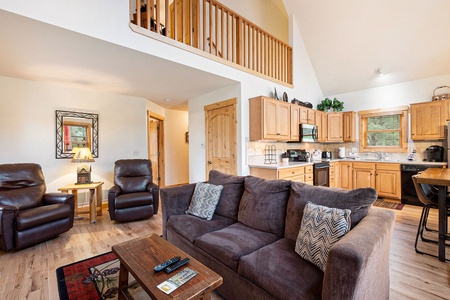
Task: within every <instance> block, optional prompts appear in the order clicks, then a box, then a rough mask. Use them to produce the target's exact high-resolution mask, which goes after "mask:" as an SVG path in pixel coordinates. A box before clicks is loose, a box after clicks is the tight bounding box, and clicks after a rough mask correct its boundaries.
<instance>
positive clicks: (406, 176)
mask: <svg viewBox="0 0 450 300" xmlns="http://www.w3.org/2000/svg"><path fill="white" fill-rule="evenodd" d="M428 168H442V166H436V165H430V164H417V165H414V164H411V165H410V164H404V165H401V169H402V171H401V173H402V174H401V181H402V203H405V204H412V205H419V206H423V204H422V202H420V200H419V198H418V197H417V193H416V188H415V187H414V183H413V181H412V178H411V176H413V175H415V174H417V173H418V172H420V171H425V170H426V169H428Z"/></svg>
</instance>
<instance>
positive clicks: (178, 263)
mask: <svg viewBox="0 0 450 300" xmlns="http://www.w3.org/2000/svg"><path fill="white" fill-rule="evenodd" d="M188 262H189V258H187V257H186V258H185V259H183V260H180V261H179V262H177V263H175V264H173V265H171V266H168V267H167V268H166V269H165V271H166V273H167V274H169V273H170V272H173V271H175V270H176V269H178V268H179V267H181V266H184V265H185V264H187V263H188Z"/></svg>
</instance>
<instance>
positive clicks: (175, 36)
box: [172, 0, 178, 41]
mask: <svg viewBox="0 0 450 300" xmlns="http://www.w3.org/2000/svg"><path fill="white" fill-rule="evenodd" d="M172 5H173V28H172V30H173V39H174V40H175V41H178V5H177V1H176V0H175V1H174V2H172Z"/></svg>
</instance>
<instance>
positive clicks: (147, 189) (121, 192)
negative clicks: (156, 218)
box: [108, 159, 159, 222]
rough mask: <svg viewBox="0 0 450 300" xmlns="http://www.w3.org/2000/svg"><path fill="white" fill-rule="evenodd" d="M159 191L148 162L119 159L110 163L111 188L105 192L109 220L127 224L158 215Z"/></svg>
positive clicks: (144, 160) (150, 164) (145, 160)
mask: <svg viewBox="0 0 450 300" xmlns="http://www.w3.org/2000/svg"><path fill="white" fill-rule="evenodd" d="M158 205H159V188H158V186H157V185H156V184H154V183H153V180H152V163H151V161H150V160H148V159H121V160H118V161H116V162H115V164H114V186H113V187H111V188H110V189H109V192H108V208H109V216H110V217H111V220H116V221H118V222H129V221H135V220H140V219H144V218H147V217H150V216H153V215H154V214H157V213H158Z"/></svg>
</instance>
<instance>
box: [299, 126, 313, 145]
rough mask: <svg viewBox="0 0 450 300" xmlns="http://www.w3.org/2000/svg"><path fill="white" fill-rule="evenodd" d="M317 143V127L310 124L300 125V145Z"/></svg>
mask: <svg viewBox="0 0 450 300" xmlns="http://www.w3.org/2000/svg"><path fill="white" fill-rule="evenodd" d="M315 142H317V126H316V125H311V124H300V143H315Z"/></svg>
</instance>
